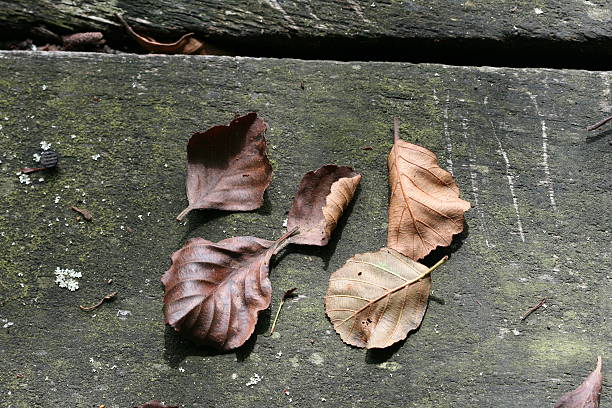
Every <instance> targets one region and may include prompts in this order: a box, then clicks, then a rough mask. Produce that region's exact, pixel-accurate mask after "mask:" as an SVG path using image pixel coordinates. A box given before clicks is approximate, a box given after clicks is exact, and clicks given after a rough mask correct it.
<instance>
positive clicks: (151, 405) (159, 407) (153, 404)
mask: <svg viewBox="0 0 612 408" xmlns="http://www.w3.org/2000/svg"><path fill="white" fill-rule="evenodd" d="M134 408H178V405H165V404H162V403H161V402H159V401H157V400H153V401H149V402H145V403H144V404H142V405H138V406H137V407H134Z"/></svg>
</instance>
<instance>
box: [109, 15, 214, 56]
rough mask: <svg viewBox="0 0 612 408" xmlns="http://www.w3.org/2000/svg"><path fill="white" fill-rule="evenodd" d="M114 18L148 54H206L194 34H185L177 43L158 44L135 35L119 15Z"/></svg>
mask: <svg viewBox="0 0 612 408" xmlns="http://www.w3.org/2000/svg"><path fill="white" fill-rule="evenodd" d="M115 16H116V17H117V19H119V21H121V23H122V24H123V26H124V27H125V29H126V30H127V31H128V33H129V34H130V35H131V36H132V37H134V39H135V40H136V41H137V42H138V44H140V46H141V47H142V48H144V49H145V50H147V51H149V52H152V53H155V54H200V55H205V54H206V51H205V49H204V48H205V47H204V43H203V42H201V41H200V40H198V39H196V38H193V35H194V33H189V34H185V35H184V36H182V37H181V38H180V39H179V40H178V41H176V42H173V43H160V42H157V41H155V40H154V39H153V38H151V37H146V36H143V35H140V34H137V33H136V32H135V31H134V30H133V29H132V27H130V25H129V24H128V23H127V22H126V21H125V20H124V19H123V17H122V16H121V15H119V14H115Z"/></svg>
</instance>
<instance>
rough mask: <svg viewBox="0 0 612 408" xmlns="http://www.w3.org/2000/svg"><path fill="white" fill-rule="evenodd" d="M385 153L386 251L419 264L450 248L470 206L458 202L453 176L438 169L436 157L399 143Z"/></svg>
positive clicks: (407, 144)
mask: <svg viewBox="0 0 612 408" xmlns="http://www.w3.org/2000/svg"><path fill="white" fill-rule="evenodd" d="M397 127H398V125H397V121H396V122H395V131H394V138H395V143H394V145H393V148H392V149H391V152H390V153H389V158H388V164H389V185H390V187H391V199H390V203H389V227H388V230H387V246H388V247H389V248H393V249H395V250H396V251H398V252H400V253H402V254H404V255H406V256H407V257H409V258H412V259H414V260H419V259H421V258H423V257H425V256H426V255H427V254H429V253H430V252H431V251H433V250H434V249H435V248H436V247H437V246H448V245H450V244H451V241H452V238H453V235H454V234H458V233H460V232H461V231H463V221H464V219H463V213H464V212H466V211H467V210H469V208H470V203H468V202H467V201H464V200H462V199H460V198H459V187H457V184H456V183H455V180H454V178H453V176H452V175H451V174H450V173H449V172H447V171H446V170H444V169H442V168H440V166H438V158H437V157H436V155H435V154H434V153H432V152H431V151H429V150H427V149H425V148H424V147H421V146H417V145H414V144H412V143H408V142H405V141H403V140H400V139H399V131H398V128H397Z"/></svg>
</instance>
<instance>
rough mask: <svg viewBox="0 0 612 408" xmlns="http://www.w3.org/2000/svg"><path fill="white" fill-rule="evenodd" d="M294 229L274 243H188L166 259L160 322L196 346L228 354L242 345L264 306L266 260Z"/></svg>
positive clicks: (244, 240)
mask: <svg viewBox="0 0 612 408" xmlns="http://www.w3.org/2000/svg"><path fill="white" fill-rule="evenodd" d="M296 233H297V229H294V230H291V231H289V232H287V233H286V234H284V235H283V236H282V237H280V238H279V239H278V240H276V241H268V240H265V239H260V238H256V237H234V238H229V239H225V240H223V241H220V242H217V243H214V242H210V241H207V240H205V239H202V238H194V239H191V240H189V241H187V243H186V244H185V245H184V246H183V247H182V248H181V249H179V250H178V251H176V252H175V253H174V254H173V255H172V266H171V267H170V269H169V270H168V271H166V273H164V275H163V276H162V278H161V280H162V283H163V284H164V287H165V295H164V316H165V319H166V323H168V324H169V325H171V326H172V327H174V328H175V329H176V330H177V331H179V332H181V333H183V334H184V335H186V336H187V337H189V338H191V339H192V340H194V341H195V342H197V343H201V344H206V345H211V346H213V347H215V348H218V349H221V350H230V349H233V348H236V347H239V346H241V345H242V344H244V342H245V341H247V340H248V338H249V337H250V336H251V334H252V333H253V331H254V329H255V324H256V323H257V315H258V313H259V312H260V311H262V310H264V309H267V308H268V306H269V305H270V300H271V295H272V287H271V283H270V279H269V278H268V274H269V270H270V259H271V258H272V256H273V255H274V254H275V253H277V252H278V251H280V250H281V249H282V248H283V247H284V246H285V245H286V244H287V239H288V238H289V237H291V236H292V235H294V234H296Z"/></svg>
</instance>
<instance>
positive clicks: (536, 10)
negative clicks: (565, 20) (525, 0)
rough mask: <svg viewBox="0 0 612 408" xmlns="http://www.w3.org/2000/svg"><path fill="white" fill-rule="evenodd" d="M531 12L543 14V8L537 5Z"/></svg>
mask: <svg viewBox="0 0 612 408" xmlns="http://www.w3.org/2000/svg"><path fill="white" fill-rule="evenodd" d="M533 12H534V13H536V14H537V15H540V14H544V10H542V9H541V8H538V7H536V8H534V9H533Z"/></svg>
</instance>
